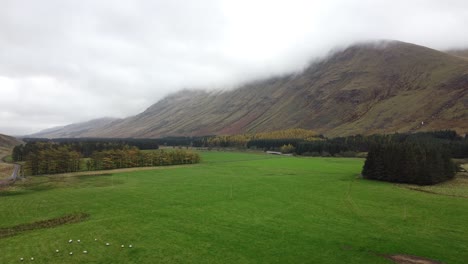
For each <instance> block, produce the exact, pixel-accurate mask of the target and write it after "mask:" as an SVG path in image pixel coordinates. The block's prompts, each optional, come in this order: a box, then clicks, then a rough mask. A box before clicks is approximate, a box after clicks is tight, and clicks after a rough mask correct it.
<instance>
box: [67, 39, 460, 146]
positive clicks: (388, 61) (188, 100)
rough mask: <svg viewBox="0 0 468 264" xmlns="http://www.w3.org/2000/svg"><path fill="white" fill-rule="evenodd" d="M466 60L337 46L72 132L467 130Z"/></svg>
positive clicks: (399, 47)
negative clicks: (292, 65) (259, 75)
mask: <svg viewBox="0 0 468 264" xmlns="http://www.w3.org/2000/svg"><path fill="white" fill-rule="evenodd" d="M467 91H468V61H466V60H464V59H462V58H459V57H456V56H453V55H450V54H447V53H444V52H441V51H437V50H433V49H430V48H427V47H422V46H418V45H415V44H410V43H404V42H398V41H381V42H373V43H360V44H356V45H352V46H350V47H348V48H345V49H342V50H338V51H336V52H335V53H333V54H331V55H329V56H328V57H326V58H325V59H323V60H321V61H317V62H315V63H312V64H311V65H310V66H309V67H307V68H305V69H304V70H303V71H301V72H297V73H294V74H288V75H284V76H278V77H271V78H269V79H265V80H257V81H253V82H250V83H246V84H244V85H242V86H240V87H238V88H236V89H233V90H228V91H215V92H207V91H203V90H184V91H179V92H176V93H173V94H171V95H169V96H167V97H165V98H163V99H162V100H160V101H158V102H157V103H155V104H153V105H151V106H150V107H148V108H147V109H146V110H145V111H143V112H142V113H140V114H137V115H135V116H131V117H128V118H124V119H121V120H116V121H114V122H111V123H108V124H106V125H105V126H100V127H94V128H90V129H88V130H86V131H84V132H77V131H75V132H76V133H74V134H73V135H74V137H162V136H182V135H183V136H200V135H209V134H237V133H245V132H265V131H273V130H281V129H285V128H305V129H313V130H316V131H317V132H319V133H323V134H325V135H327V136H339V135H351V134H372V133H393V132H408V131H409V132H412V131H422V130H438V129H455V130H456V131H458V132H459V133H466V131H468V110H467V109H468V94H467Z"/></svg>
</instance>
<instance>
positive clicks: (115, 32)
mask: <svg viewBox="0 0 468 264" xmlns="http://www.w3.org/2000/svg"><path fill="white" fill-rule="evenodd" d="M0 7H1V8H0V133H4V134H12V135H23V134H28V133H32V132H37V131H39V130H41V129H44V128H49V127H52V126H57V125H65V124H69V123H74V122H80V121H86V120H89V119H93V118H98V117H104V116H111V117H126V116H130V115H135V114H137V113H139V112H141V111H143V110H144V109H146V108H147V107H149V106H150V105H151V104H153V103H156V102H157V101H158V100H159V99H162V98H163V97H164V96H166V95H167V94H169V93H171V92H174V91H177V90H180V89H183V88H207V89H214V88H217V87H226V86H232V85H233V84H236V83H239V82H243V81H247V80H249V79H253V78H262V77H267V76H269V75H272V74H279V73H285V72H291V71H296V70H300V69H301V68H302V67H304V66H305V65H306V64H307V62H309V61H310V60H311V59H313V58H316V57H320V56H324V55H325V54H326V53H328V52H329V51H330V50H331V49H333V48H335V47H343V46H346V45H349V44H351V43H353V42H356V41H367V40H376V39H396V40H401V41H406V42H412V43H416V44H420V45H424V46H428V47H431V48H435V49H454V48H466V47H468V34H467V25H468V1H466V0H459V1H458V0H439V1H435V0H387V1H383V0H367V1H357V0H356V1H353V0H349V1H346V0H342V1H340V0H327V1H325V0H322V1H313V0H303V1H302V0H284V1H274V0H259V1H257V0H232V1H228V0H226V1H224V0H193V1H190V0H164V1H163V0H147V1H144V0H143V1H136V0H128V1H120V0H98V1H96V0H75V1H71V0H70V1H66V0H41V1H37V0H0Z"/></svg>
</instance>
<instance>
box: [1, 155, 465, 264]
mask: <svg viewBox="0 0 468 264" xmlns="http://www.w3.org/2000/svg"><path fill="white" fill-rule="evenodd" d="M201 155H202V162H201V163H200V164H196V165H185V166H172V167H158V168H155V169H149V168H145V170H136V171H122V172H94V174H96V175H80V174H79V173H78V174H74V175H72V176H70V175H54V176H40V177H39V176H35V177H29V179H28V180H27V181H24V182H19V183H18V184H16V185H15V186H14V187H10V188H6V189H3V190H0V249H1V254H0V263H21V261H20V259H21V258H24V262H31V260H30V258H31V257H33V258H34V263H393V262H392V261H391V260H390V259H388V258H386V256H387V255H390V254H408V255H416V256H422V257H426V258H431V259H434V260H438V261H441V262H443V263H460V264H462V263H468V224H467V222H468V200H467V198H465V197H459V196H448V195H443V194H434V193H428V192H422V191H415V190H411V189H409V188H406V187H405V186H400V185H395V184H391V183H384V182H376V181H369V180H363V179H362V178H361V177H360V172H361V169H362V166H363V163H364V160H363V159H355V158H305V157H301V158H298V157H283V156H269V155H265V154H252V153H250V154H249V153H234V152H216V151H213V152H202V153H201ZM463 188H466V189H462V190H459V191H458V193H463V192H464V191H466V193H468V187H467V186H465V187H463ZM63 216H68V218H67V217H65V218H61V217H63ZM71 218H73V219H74V220H73V221H70V223H65V224H62V222H60V221H59V220H57V219H62V220H63V221H65V220H66V221H68V220H67V219H71ZM64 219H65V220H64ZM47 220H49V221H47ZM56 222H57V223H59V224H57V225H56V226H54V224H53V223H56ZM52 226H54V227H52ZM47 227H50V228H47ZM70 239H71V240H73V241H72V242H71V243H69V240H70ZM78 239H79V240H80V243H78V241H77V240H78ZM106 243H109V245H108V246H106ZM122 245H123V246H124V247H121V246H122ZM130 245H132V247H129V246H130ZM57 249H58V250H59V252H56V250H57ZM83 251H86V252H87V253H86V254H85V253H83ZM70 252H73V255H70V254H69V253H70Z"/></svg>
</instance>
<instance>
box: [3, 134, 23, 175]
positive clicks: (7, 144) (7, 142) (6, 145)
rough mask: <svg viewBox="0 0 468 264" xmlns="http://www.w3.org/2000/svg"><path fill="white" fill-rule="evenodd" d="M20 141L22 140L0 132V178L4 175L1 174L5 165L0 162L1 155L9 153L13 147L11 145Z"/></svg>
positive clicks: (18, 143)
mask: <svg viewBox="0 0 468 264" xmlns="http://www.w3.org/2000/svg"><path fill="white" fill-rule="evenodd" d="M22 143H23V141H21V140H19V139H16V138H14V137H11V136H7V135H3V134H0V179H1V178H3V176H5V175H2V172H3V169H4V168H5V165H4V164H1V163H2V159H3V157H5V156H7V155H9V154H11V150H12V149H13V147H14V146H16V145H20V144H22ZM10 174H11V172H8V173H7V176H10Z"/></svg>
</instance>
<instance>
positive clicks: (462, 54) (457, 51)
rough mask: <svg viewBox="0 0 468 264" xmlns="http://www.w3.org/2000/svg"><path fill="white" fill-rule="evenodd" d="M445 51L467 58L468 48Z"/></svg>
mask: <svg viewBox="0 0 468 264" xmlns="http://www.w3.org/2000/svg"><path fill="white" fill-rule="evenodd" d="M447 53H448V54H451V55H454V56H457V57H460V58H462V59H465V60H468V49H460V50H450V51H447Z"/></svg>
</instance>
